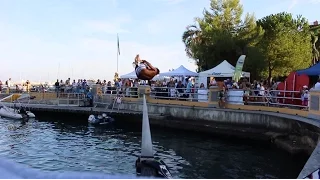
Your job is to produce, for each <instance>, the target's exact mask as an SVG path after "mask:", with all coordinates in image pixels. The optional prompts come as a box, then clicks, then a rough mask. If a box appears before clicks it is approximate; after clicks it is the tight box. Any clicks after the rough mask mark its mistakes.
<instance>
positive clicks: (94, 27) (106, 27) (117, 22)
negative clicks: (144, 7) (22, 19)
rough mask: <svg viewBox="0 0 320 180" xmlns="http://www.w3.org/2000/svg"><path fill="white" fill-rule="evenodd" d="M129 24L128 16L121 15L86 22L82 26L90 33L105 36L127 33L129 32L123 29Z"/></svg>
mask: <svg viewBox="0 0 320 180" xmlns="http://www.w3.org/2000/svg"><path fill="white" fill-rule="evenodd" d="M131 22H132V19H131V16H130V15H122V16H121V17H117V18H112V19H108V20H87V21H85V22H84V26H85V28H87V29H89V30H91V31H95V32H104V33H107V34H117V33H129V32H130V31H129V30H128V29H126V28H123V27H124V26H125V25H126V24H130V23H131Z"/></svg>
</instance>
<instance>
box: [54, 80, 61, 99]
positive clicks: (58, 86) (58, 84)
mask: <svg viewBox="0 0 320 180" xmlns="http://www.w3.org/2000/svg"><path fill="white" fill-rule="evenodd" d="M54 86H55V87H56V92H57V97H59V90H60V83H59V79H57V82H56V83H55V84H54Z"/></svg>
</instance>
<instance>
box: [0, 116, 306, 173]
mask: <svg viewBox="0 0 320 180" xmlns="http://www.w3.org/2000/svg"><path fill="white" fill-rule="evenodd" d="M85 118H86V117H84V119H82V120H85ZM41 119H42V120H45V119H48V118H41ZM12 124H13V125H14V126H15V127H19V129H16V130H14V129H12ZM77 124H78V125H75V123H73V124H70V123H61V122H50V121H37V120H34V121H31V122H29V123H27V124H25V125H21V123H20V122H19V121H13V120H2V119H0V136H1V137H0V156H3V157H7V158H10V159H13V160H15V161H16V162H20V163H23V164H27V165H29V166H31V167H34V168H38V169H43V170H52V171H63V170H68V171H97V172H106V173H109V174H119V173H124V174H135V168H134V162H135V160H136V159H137V156H138V155H139V153H140V139H141V133H140V129H139V128H135V127H134V126H132V125H130V124H127V125H124V124H122V125H121V124H119V123H117V125H116V126H115V127H104V128H101V127H100V128H97V127H96V128H95V127H88V126H87V125H86V124H84V125H83V124H82V125H81V124H80V123H77ZM79 124H80V125H79ZM139 126H140V125H139ZM8 127H9V128H8ZM151 130H152V140H153V142H154V150H155V151H156V155H157V156H159V157H161V158H162V160H163V161H164V162H165V163H166V164H167V165H168V166H169V168H170V170H171V172H172V174H173V176H174V177H176V178H296V177H297V176H298V174H299V172H300V170H301V168H302V167H303V165H304V163H305V160H306V159H305V158H298V159H297V157H293V156H290V155H288V154H287V153H285V152H283V151H280V150H277V149H275V148H273V147H272V146H271V145H262V144H257V143H253V142H252V141H239V140H235V141H230V140H226V139H221V138H219V137H215V136H213V135H210V136H209V135H199V134H195V133H186V132H182V131H173V130H171V131H169V130H167V129H154V128H152V129H151Z"/></svg>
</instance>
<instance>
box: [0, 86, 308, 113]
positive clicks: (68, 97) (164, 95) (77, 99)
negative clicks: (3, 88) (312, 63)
mask: <svg viewBox="0 0 320 180" xmlns="http://www.w3.org/2000/svg"><path fill="white" fill-rule="evenodd" d="M101 88H102V89H104V91H101V92H102V93H100V94H97V95H95V96H94V106H108V105H110V104H112V103H113V101H114V99H115V98H116V97H120V98H123V99H122V100H123V101H125V99H126V98H125V97H128V98H138V94H139V92H138V88H137V87H123V88H113V89H111V87H103V86H102V87H101ZM216 93H218V94H217V95H216V96H217V97H218V100H225V102H226V103H227V104H241V105H254V106H271V107H287V108H293V109H304V110H308V109H309V104H310V103H309V101H310V97H309V98H308V101H307V102H303V101H302V97H301V92H300V91H283V90H265V91H261V90H242V89H229V90H227V91H226V92H225V94H224V97H225V98H220V96H221V91H219V92H216ZM32 94H34V93H30V95H31V96H32ZM0 95H1V96H2V95H3V96H5V95H9V94H5V95H4V94H0ZM37 95H38V96H37V98H36V99H34V100H31V101H30V102H29V103H31V104H32V103H36V104H37V103H39V104H55V105H68V106H79V105H81V104H82V102H83V101H87V100H88V98H87V97H86V96H85V94H82V93H58V94H57V93H54V92H49V93H48V92H44V93H38V94H37ZM57 96H58V97H57ZM150 96H151V97H152V98H154V99H166V100H180V101H193V102H208V97H209V89H205V88H174V87H151V93H150Z"/></svg>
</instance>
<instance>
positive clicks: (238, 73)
mask: <svg viewBox="0 0 320 180" xmlns="http://www.w3.org/2000/svg"><path fill="white" fill-rule="evenodd" d="M245 59H246V55H241V56H240V57H239V59H238V61H237V65H236V68H235V71H234V74H233V77H232V80H234V81H235V82H238V81H239V80H240V78H241V75H242V68H243V64H244V60H245Z"/></svg>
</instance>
